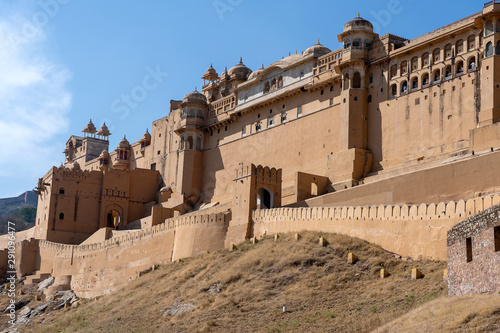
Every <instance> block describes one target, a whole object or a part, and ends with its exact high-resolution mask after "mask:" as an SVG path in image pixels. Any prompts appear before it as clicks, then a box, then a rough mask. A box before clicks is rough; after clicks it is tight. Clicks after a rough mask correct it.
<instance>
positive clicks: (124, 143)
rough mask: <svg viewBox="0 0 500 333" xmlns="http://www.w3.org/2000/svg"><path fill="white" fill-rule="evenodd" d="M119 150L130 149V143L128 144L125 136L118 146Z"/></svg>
mask: <svg viewBox="0 0 500 333" xmlns="http://www.w3.org/2000/svg"><path fill="white" fill-rule="evenodd" d="M117 148H118V149H130V143H129V142H128V140H127V138H126V137H125V136H123V139H122V141H120V143H119V144H118V147H117Z"/></svg>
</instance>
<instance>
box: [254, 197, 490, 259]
mask: <svg viewBox="0 0 500 333" xmlns="http://www.w3.org/2000/svg"><path fill="white" fill-rule="evenodd" d="M498 204H500V194H494V195H488V196H485V197H481V198H477V199H471V200H458V201H449V202H440V203H437V204H435V203H431V204H420V205H379V206H357V207H352V206H349V207H299V208H286V207H283V208H276V209H257V210H254V211H253V212H252V220H253V228H254V234H255V236H260V235H264V234H270V233H271V234H274V233H279V232H298V231H301V230H315V231H324V232H336V233H341V234H346V235H350V236H354V237H359V238H362V239H365V240H367V241H370V242H374V243H376V244H379V245H381V246H383V247H384V248H386V249H387V250H389V251H392V252H396V253H399V254H401V255H405V256H411V257H414V258H418V257H422V258H433V259H441V260H445V259H446V241H445V240H446V233H447V231H448V230H449V229H450V228H451V227H453V226H454V225H455V224H457V223H459V222H460V221H462V220H464V219H466V218H467V217H469V216H471V215H474V214H476V213H478V212H481V211H483V210H485V209H488V208H490V207H492V206H494V205H498Z"/></svg>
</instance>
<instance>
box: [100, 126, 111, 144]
mask: <svg viewBox="0 0 500 333" xmlns="http://www.w3.org/2000/svg"><path fill="white" fill-rule="evenodd" d="M110 135H111V133H110V132H109V129H108V126H106V123H103V124H102V126H101V128H100V129H99V131H98V132H97V136H98V137H99V138H101V139H103V140H108V137H109V136H110Z"/></svg>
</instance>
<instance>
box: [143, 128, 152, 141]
mask: <svg viewBox="0 0 500 333" xmlns="http://www.w3.org/2000/svg"><path fill="white" fill-rule="evenodd" d="M141 141H149V142H150V141H151V134H149V131H148V129H146V133H144V135H143V136H142V138H141Z"/></svg>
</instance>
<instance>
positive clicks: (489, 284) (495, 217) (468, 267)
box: [447, 205, 500, 296]
mask: <svg viewBox="0 0 500 333" xmlns="http://www.w3.org/2000/svg"><path fill="white" fill-rule="evenodd" d="M495 227H500V205H496V206H493V207H491V208H489V209H487V210H485V211H483V212H481V213H480V214H477V215H474V216H471V217H470V218H468V219H467V220H465V221H463V222H461V223H459V224H457V225H455V226H454V227H453V228H451V229H450V230H449V231H448V238H447V244H448V274H447V279H448V293H449V295H450V296H455V295H465V294H477V293H495V292H498V291H500V249H499V248H498V247H499V244H498V243H497V244H495V239H496V238H495V237H498V235H497V236H496V235H495V232H494V230H495ZM497 242H499V241H498V240H497Z"/></svg>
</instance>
